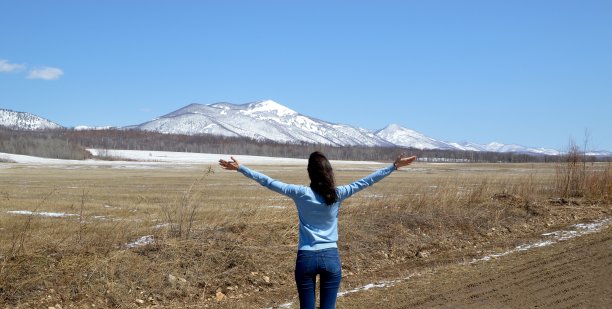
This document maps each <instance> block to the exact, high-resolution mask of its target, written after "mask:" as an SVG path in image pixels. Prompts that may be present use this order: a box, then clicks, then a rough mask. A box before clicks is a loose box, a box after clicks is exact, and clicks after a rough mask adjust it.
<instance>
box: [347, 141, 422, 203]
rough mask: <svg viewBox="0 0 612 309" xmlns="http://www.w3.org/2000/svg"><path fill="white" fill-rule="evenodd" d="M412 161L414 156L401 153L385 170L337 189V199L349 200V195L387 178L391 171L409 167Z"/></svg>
mask: <svg viewBox="0 0 612 309" xmlns="http://www.w3.org/2000/svg"><path fill="white" fill-rule="evenodd" d="M414 160H416V156H411V157H408V156H406V154H403V153H402V154H401V155H399V156H398V157H397V159H395V161H394V162H393V165H389V166H387V167H385V168H382V169H379V170H377V171H376V172H374V173H372V174H370V175H368V176H366V177H364V178H362V179H359V180H357V181H355V182H353V183H351V184H348V185H346V186H340V187H338V190H337V192H338V199H339V200H341V201H342V200H345V199H347V198H349V197H350V196H351V195H353V194H355V193H357V192H359V191H361V190H363V189H365V188H367V187H369V186H371V185H373V184H375V183H376V182H378V181H380V180H381V179H383V178H385V177H387V176H389V175H390V174H391V173H392V172H393V171H395V170H397V169H399V168H401V167H404V166H408V165H410V164H411V163H412V162H414Z"/></svg>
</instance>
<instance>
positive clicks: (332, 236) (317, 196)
mask: <svg viewBox="0 0 612 309" xmlns="http://www.w3.org/2000/svg"><path fill="white" fill-rule="evenodd" d="M415 159H416V157H415V156H412V157H406V156H405V155H404V154H401V155H400V156H399V157H398V158H397V159H396V160H395V162H394V163H393V164H392V165H389V166H387V167H385V168H383V169H380V170H377V171H376V172H374V173H372V174H370V175H369V176H367V177H365V178H363V179H360V180H357V181H355V182H353V183H352V184H349V185H345V186H340V187H336V184H335V180H334V173H333V170H332V167H331V164H330V163H329V160H327V158H326V157H325V155H323V154H322V153H321V152H318V151H317V152H313V153H312V154H311V155H310V158H309V159H308V176H309V177H310V187H306V186H299V185H291V184H286V183H283V182H280V181H278V180H275V179H272V178H270V177H268V176H266V175H264V174H261V173H259V172H256V171H253V170H250V169H249V168H247V167H246V166H244V165H241V164H240V163H239V162H238V161H236V159H234V157H231V161H225V160H219V165H221V167H222V168H224V169H226V170H235V171H239V172H241V173H242V174H244V175H245V176H247V177H249V178H251V179H253V180H255V181H257V182H259V183H260V184H261V185H262V186H264V187H267V188H268V189H271V190H272V191H275V192H278V193H280V194H283V195H286V196H288V197H290V198H292V199H293V201H294V202H295V205H296V207H297V210H298V217H299V221H300V225H299V226H300V238H299V244H298V253H297V259H296V262H295V283H296V285H297V289H298V294H299V297H300V308H314V307H315V282H316V276H317V275H320V289H321V291H320V294H321V303H320V305H321V309H327V308H335V306H336V297H337V294H338V289H339V288H340V280H341V279H342V267H341V264H340V256H339V254H338V247H337V245H336V242H337V241H338V209H339V208H340V204H341V203H342V201H344V200H345V199H347V198H348V197H350V196H351V195H353V194H355V193H357V192H359V191H361V190H362V189H364V188H366V187H368V186H371V185H373V184H374V183H375V182H377V181H379V180H381V179H383V178H385V177H386V176H388V175H389V174H391V172H393V171H395V170H397V169H399V168H400V167H403V166H406V165H409V164H410V163H412V162H413V161H414V160H415Z"/></svg>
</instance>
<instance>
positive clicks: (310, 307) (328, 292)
mask: <svg viewBox="0 0 612 309" xmlns="http://www.w3.org/2000/svg"><path fill="white" fill-rule="evenodd" d="M317 275H319V276H320V277H319V283H320V288H321V292H320V294H321V296H320V298H321V307H320V308H321V309H329V308H335V307H336V297H337V296H338V289H339V288H340V280H342V265H341V264H340V254H338V248H329V249H322V250H316V251H307V250H299V251H298V253H297V259H296V261H295V284H296V286H297V290H298V294H299V296H300V308H302V309H314V308H315V299H316V295H315V294H316V293H315V286H316V278H317Z"/></svg>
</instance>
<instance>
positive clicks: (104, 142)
mask: <svg viewBox="0 0 612 309" xmlns="http://www.w3.org/2000/svg"><path fill="white" fill-rule="evenodd" d="M0 138H1V140H0V152H8V153H18V154H27V155H34V156H41V157H49V158H64V159H84V158H87V157H88V152H87V151H86V150H85V149H86V148H98V149H125V150H152V151H176V152H194V153H219V154H236V155H255V156H271V157H289V158H307V157H308V155H309V154H310V153H311V152H312V151H315V150H319V151H322V152H324V153H326V154H327V156H328V157H329V158H330V159H332V160H367V161H390V160H393V159H394V158H395V156H396V155H397V154H399V153H401V152H406V153H408V154H411V155H416V156H418V157H419V160H421V161H426V162H557V161H559V160H560V157H559V156H547V155H530V154H520V153H498V152H477V151H460V150H423V149H413V148H401V147H364V146H344V147H339V146H332V145H322V144H308V143H278V142H274V141H270V140H254V139H250V138H245V137H226V136H217V135H195V136H191V135H179V134H163V133H157V132H149V131H141V130H118V129H108V130H50V131H14V130H11V129H7V128H0ZM608 160H609V158H608Z"/></svg>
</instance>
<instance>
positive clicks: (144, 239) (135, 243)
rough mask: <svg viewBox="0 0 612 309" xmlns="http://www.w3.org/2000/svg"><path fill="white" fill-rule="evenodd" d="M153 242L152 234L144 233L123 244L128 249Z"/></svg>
mask: <svg viewBox="0 0 612 309" xmlns="http://www.w3.org/2000/svg"><path fill="white" fill-rule="evenodd" d="M154 242H155V238H153V235H146V236H142V237H140V238H138V239H136V240H135V241H133V242H130V243H127V244H125V247H126V248H128V249H132V248H136V247H142V246H146V245H150V244H152V243H154Z"/></svg>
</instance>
